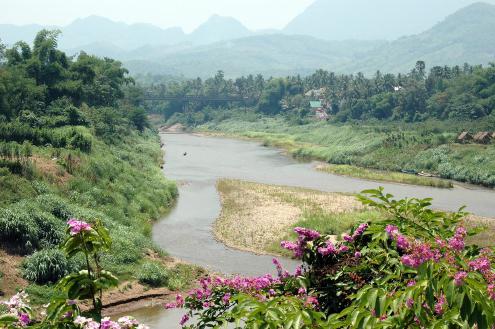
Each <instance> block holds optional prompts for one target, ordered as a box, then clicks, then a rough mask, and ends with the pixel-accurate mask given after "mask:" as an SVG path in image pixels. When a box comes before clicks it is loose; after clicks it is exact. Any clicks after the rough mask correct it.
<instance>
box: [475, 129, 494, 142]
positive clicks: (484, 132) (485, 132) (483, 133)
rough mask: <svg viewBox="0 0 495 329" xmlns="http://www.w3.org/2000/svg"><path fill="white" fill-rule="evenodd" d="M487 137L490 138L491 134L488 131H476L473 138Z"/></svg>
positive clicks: (481, 138) (482, 138)
mask: <svg viewBox="0 0 495 329" xmlns="http://www.w3.org/2000/svg"><path fill="white" fill-rule="evenodd" d="M487 138H491V135H490V133H489V132H488V131H480V132H479V133H477V134H476V135H474V139H475V140H478V141H479V140H484V139H487Z"/></svg>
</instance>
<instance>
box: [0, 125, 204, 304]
mask: <svg viewBox="0 0 495 329" xmlns="http://www.w3.org/2000/svg"><path fill="white" fill-rule="evenodd" d="M78 129H80V130H81V131H82V132H83V133H84V134H86V135H87V136H89V137H90V138H91V142H92V147H91V150H90V151H89V152H82V151H79V150H74V149H72V148H70V147H63V148H60V147H59V148H56V147H52V146H33V147H32V152H31V153H32V154H31V155H30V156H29V157H28V158H26V159H23V160H22V163H21V165H22V167H23V168H24V169H23V170H21V171H20V172H19V173H13V172H12V171H10V170H9V169H8V168H5V167H4V168H2V167H0V186H1V188H0V194H1V199H0V235H1V241H2V243H1V246H0V250H2V261H5V262H7V263H6V264H5V265H6V266H5V267H4V266H3V265H4V264H2V269H1V270H0V272H3V274H2V275H0V276H2V278H0V284H1V285H0V291H2V292H3V293H5V294H7V295H9V294H12V293H13V292H14V291H15V290H17V289H20V288H26V289H27V291H28V292H29V293H30V294H31V295H32V299H33V300H34V301H35V302H36V301H38V302H40V303H43V302H46V300H47V299H48V298H49V297H51V296H52V295H53V293H54V292H53V290H52V288H51V285H50V282H48V281H51V280H50V279H48V278H41V279H40V276H39V273H41V272H42V271H43V268H44V267H43V266H45V265H44V263H46V262H52V263H53V264H56V265H57V266H59V267H60V268H61V270H60V272H58V273H59V274H58V275H63V274H64V273H66V272H67V271H69V270H71V269H72V270H73V269H74V268H77V267H78V266H79V265H80V264H78V262H77V261H76V262H75V263H66V262H65V261H63V258H59V256H58V255H59V253H58V252H57V246H58V244H59V243H60V242H61V239H62V238H63V236H64V231H65V222H66V221H67V219H68V218H70V217H77V218H82V219H85V220H87V221H90V222H92V221H96V220H101V221H102V222H103V224H104V225H105V226H106V227H108V228H109V231H110V234H111V238H112V240H113V245H112V249H111V252H109V253H108V254H106V255H105V256H104V257H103V259H102V262H103V266H104V267H105V268H107V269H109V270H110V271H112V272H113V273H115V274H116V275H118V277H119V278H120V279H121V280H125V281H126V282H130V283H131V284H134V285H135V286H139V285H140V284H139V283H138V281H142V283H141V285H144V286H147V285H148V283H147V282H146V277H147V276H149V277H156V276H162V277H163V280H162V281H161V283H160V284H159V286H163V287H168V288H170V289H174V290H175V289H182V288H185V287H187V285H188V284H189V282H188V280H189V279H188V278H190V277H191V275H189V274H188V275H178V274H177V273H179V272H180V273H182V274H184V273H186V274H187V272H191V273H194V272H197V270H198V269H197V268H195V267H189V266H188V265H180V267H176V265H175V264H174V260H172V259H171V258H169V257H167V256H166V254H165V253H164V252H163V251H162V250H160V248H159V247H157V246H156V245H155V244H154V243H153V241H152V239H151V234H150V233H151V227H152V224H153V221H154V220H156V219H158V218H160V216H162V215H163V214H164V213H165V212H166V211H168V210H169V209H170V207H171V206H172V204H173V203H174V201H175V198H176V196H177V188H176V186H175V184H174V183H173V182H171V181H168V180H167V179H166V178H165V177H164V175H163V173H162V171H161V169H160V165H161V163H162V161H163V160H162V151H161V149H160V142H159V138H158V135H157V134H156V133H155V132H154V131H152V130H145V131H144V132H138V131H136V130H131V129H129V130H127V131H126V132H125V133H124V132H123V134H121V135H119V136H112V138H108V136H107V137H103V136H98V135H97V134H95V133H94V131H93V130H91V129H88V128H85V127H79V128H78ZM54 257H55V258H54ZM57 257H58V258H57ZM42 260H43V261H42ZM60 262H62V263H60ZM147 264H148V265H147ZM149 264H155V265H156V266H151V265H149ZM172 265H173V266H172ZM7 266H8V267H9V268H10V269H9V270H7V269H6V268H7ZM143 268H148V269H150V268H151V270H149V271H148V272H147V273H144V272H143ZM36 278H38V279H36ZM54 280H55V278H53V281H54Z"/></svg>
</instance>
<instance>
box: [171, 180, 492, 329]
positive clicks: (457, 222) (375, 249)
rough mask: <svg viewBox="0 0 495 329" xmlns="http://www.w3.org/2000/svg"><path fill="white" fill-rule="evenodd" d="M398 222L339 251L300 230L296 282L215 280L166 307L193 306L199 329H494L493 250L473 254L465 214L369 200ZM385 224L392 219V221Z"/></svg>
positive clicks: (384, 197) (372, 195) (355, 234)
mask: <svg viewBox="0 0 495 329" xmlns="http://www.w3.org/2000/svg"><path fill="white" fill-rule="evenodd" d="M359 198H360V199H361V201H362V202H363V203H364V204H366V205H368V206H371V207H375V208H378V209H381V210H383V211H385V212H387V213H389V214H390V215H391V216H386V218H387V219H384V220H383V221H380V222H374V223H362V224H360V225H359V226H357V227H356V228H355V229H353V230H352V231H351V232H350V234H348V235H345V236H344V237H343V241H341V242H338V243H333V242H332V240H331V237H330V236H327V235H325V234H322V233H320V232H316V231H312V230H308V229H304V228H296V229H295V232H296V233H297V234H298V239H297V241H295V242H290V241H284V242H282V246H283V247H284V248H287V249H289V250H292V251H293V252H294V256H295V257H296V258H299V259H301V260H302V267H300V268H298V269H297V270H296V272H295V273H293V274H290V273H288V272H287V271H285V270H284V269H282V267H281V266H280V264H279V263H278V261H276V260H275V261H274V263H275V265H276V267H277V270H278V276H277V277H272V276H270V275H265V276H261V277H257V278H242V277H235V278H231V279H224V278H219V277H216V278H205V279H202V280H201V281H200V288H199V289H196V290H193V291H192V292H191V293H190V294H189V295H188V296H186V297H185V298H182V297H181V296H178V297H177V300H176V302H175V303H171V304H167V305H166V307H185V308H187V309H188V312H187V314H186V315H185V316H184V318H183V319H182V321H181V324H182V325H184V326H186V325H187V324H188V323H190V322H189V319H190V318H191V317H195V318H197V321H196V322H195V323H193V324H189V327H190V328H205V327H210V326H211V327H215V326H222V325H224V324H227V323H237V326H238V327H239V326H242V327H246V328H259V327H264V328H281V327H284V328H427V327H428V328H437V327H442V328H472V327H477V328H479V329H480V328H492V327H493V325H494V324H495V301H494V300H495V273H494V271H493V266H492V263H493V261H494V260H495V256H494V254H493V251H492V249H481V248H479V247H477V246H473V245H471V246H466V245H465V243H464V238H465V237H466V236H468V235H472V234H476V233H477V231H476V230H475V231H472V232H468V231H467V230H466V229H465V228H464V226H463V223H462V218H463V217H464V216H465V213H463V212H462V209H461V210H460V211H459V212H456V213H451V214H450V213H445V212H440V211H434V210H431V209H430V206H431V200H430V199H422V200H420V199H404V200H393V199H392V196H391V195H389V194H384V193H383V190H382V189H379V190H369V191H364V192H363V194H362V195H361V196H360V197H359ZM384 217H385V216H384Z"/></svg>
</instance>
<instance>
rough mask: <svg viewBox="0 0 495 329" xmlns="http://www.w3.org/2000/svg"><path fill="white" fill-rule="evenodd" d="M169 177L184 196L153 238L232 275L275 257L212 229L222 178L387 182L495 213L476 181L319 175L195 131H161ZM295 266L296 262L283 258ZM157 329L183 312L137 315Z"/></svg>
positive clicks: (267, 266) (250, 145)
mask: <svg viewBox="0 0 495 329" xmlns="http://www.w3.org/2000/svg"><path fill="white" fill-rule="evenodd" d="M161 138H162V142H163V143H164V144H165V146H164V148H165V167H164V174H165V175H166V176H167V178H169V179H173V180H176V181H177V183H178V186H179V193H180V196H179V199H178V202H177V205H176V207H175V208H174V209H173V210H172V211H171V212H170V213H169V214H168V215H167V216H166V218H164V219H163V220H161V221H160V222H158V223H157V224H156V225H155V227H154V230H153V239H154V240H155V242H156V243H157V244H158V245H160V246H161V247H162V248H164V249H165V250H166V251H167V252H168V253H169V254H170V255H172V256H174V257H177V258H180V259H183V260H185V261H188V262H191V263H194V264H197V265H201V266H204V267H206V268H208V269H210V270H213V271H217V272H222V273H226V274H234V273H239V274H243V275H259V274H264V273H267V272H273V265H272V263H271V259H272V257H270V256H260V255H255V254H251V253H247V252H242V251H237V250H233V249H230V248H227V247H225V246H224V245H223V244H221V243H219V242H218V241H216V240H215V239H214V237H213V234H212V231H211V227H212V223H213V222H214V221H215V219H216V218H217V216H218V215H219V212H220V199H219V195H218V193H217V191H216V188H215V183H216V181H217V180H218V179H219V178H235V179H242V180H247V181H253V182H259V183H267V184H278V185H287V186H298V187H304V188H311V189H316V190H321V191H329V192H330V191H331V192H351V193H354V192H360V191H362V190H364V189H370V188H377V187H378V186H383V187H384V188H385V190H386V191H387V192H388V193H391V194H393V195H394V196H395V197H397V198H402V197H419V198H426V197H432V198H433V199H434V201H433V206H434V207H435V208H438V209H443V210H456V209H458V208H459V207H460V206H461V205H467V206H468V207H467V210H468V211H470V212H472V213H475V214H477V215H481V216H488V217H495V192H494V191H493V190H488V189H482V188H476V187H471V186H456V187H455V188H454V189H439V188H432V187H420V186H412V185H403V184H393V183H382V182H380V183H377V182H372V181H366V180H360V179H354V178H350V177H342V176H337V175H331V174H327V173H321V172H318V171H316V170H315V169H314V164H311V163H300V162H297V161H295V160H293V159H291V158H289V157H287V156H285V155H284V154H283V153H282V152H281V151H280V150H276V149H272V148H267V147H263V146H261V145H260V144H259V143H256V142H249V141H242V140H232V139H224V138H216V137H203V136H195V135H190V134H163V135H162V136H161ZM284 263H285V265H286V266H287V267H289V268H291V267H294V266H295V263H294V262H293V261H290V260H285V261H284ZM133 315H134V316H136V317H137V318H138V319H140V320H141V321H143V322H144V323H146V324H148V325H150V326H151V328H179V326H178V324H177V323H178V321H179V319H180V313H179V312H177V311H164V310H163V309H162V308H161V307H155V308H147V309H143V310H140V311H137V312H134V313H133Z"/></svg>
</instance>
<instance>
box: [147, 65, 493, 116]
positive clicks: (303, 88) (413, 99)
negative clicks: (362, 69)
mask: <svg viewBox="0 0 495 329" xmlns="http://www.w3.org/2000/svg"><path fill="white" fill-rule="evenodd" d="M425 67H426V66H425V63H424V62H418V63H417V64H416V67H415V68H413V69H412V70H411V72H410V73H409V74H397V75H395V74H383V73H381V72H380V71H378V72H376V74H375V75H374V76H373V77H366V76H364V75H363V74H361V73H358V74H356V75H338V74H335V73H332V72H328V71H324V70H318V71H317V72H315V73H313V74H312V75H309V76H307V77H304V78H303V77H300V76H290V77H287V78H270V79H268V80H266V79H264V78H263V76H261V75H258V76H256V77H254V76H252V75H250V76H247V77H240V78H237V79H235V80H232V79H225V78H224V74H223V72H218V74H217V75H215V76H214V77H212V78H209V79H206V80H205V81H203V80H201V79H199V78H198V79H196V80H189V81H184V82H172V83H170V84H168V85H154V86H152V87H151V89H150V90H149V92H151V93H153V94H155V95H160V94H164V93H166V94H167V95H177V96H181V95H186V94H187V95H196V96H209V97H211V96H239V97H243V98H246V100H247V105H252V106H254V107H256V109H257V112H259V113H262V114H267V115H275V114H283V115H285V116H287V117H288V118H289V119H291V120H292V121H293V122H294V123H303V122H307V120H308V119H309V117H310V116H311V113H310V108H309V100H317V99H322V100H324V107H326V108H327V111H328V112H329V114H330V115H332V117H333V120H334V121H336V122H346V121H350V120H369V119H376V120H404V121H406V122H416V121H424V120H426V119H429V118H436V119H441V120H444V119H458V120H476V119H479V118H483V117H487V116H488V115H490V114H491V113H492V110H493V108H494V107H495V92H494V91H493V89H494V88H495V78H494V76H495V66H494V65H490V66H488V67H482V66H470V65H467V64H466V65H464V67H459V66H455V67H448V66H445V67H434V68H432V69H431V70H430V72H426V69H425ZM322 88H323V89H322ZM311 91H314V93H313V95H311ZM308 92H309V94H308V95H307V96H306V94H307V93H308ZM316 93H318V95H316ZM182 105H183V104H180V103H177V102H171V103H169V104H165V105H162V106H163V108H162V109H161V110H162V111H163V113H164V114H165V115H166V116H167V117H170V116H171V115H172V114H175V113H178V114H182V116H184V118H183V120H184V121H185V122H187V123H192V124H194V123H201V122H204V121H205V120H211V119H214V118H215V113H211V112H214V111H207V110H203V108H204V107H205V105H206V106H210V107H214V108H215V107H219V106H221V105H225V104H222V103H219V102H203V103H199V102H198V103H196V104H189V105H188V107H187V109H188V111H187V113H182V112H183V106H182ZM198 112H201V113H202V114H203V115H201V113H198Z"/></svg>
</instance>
